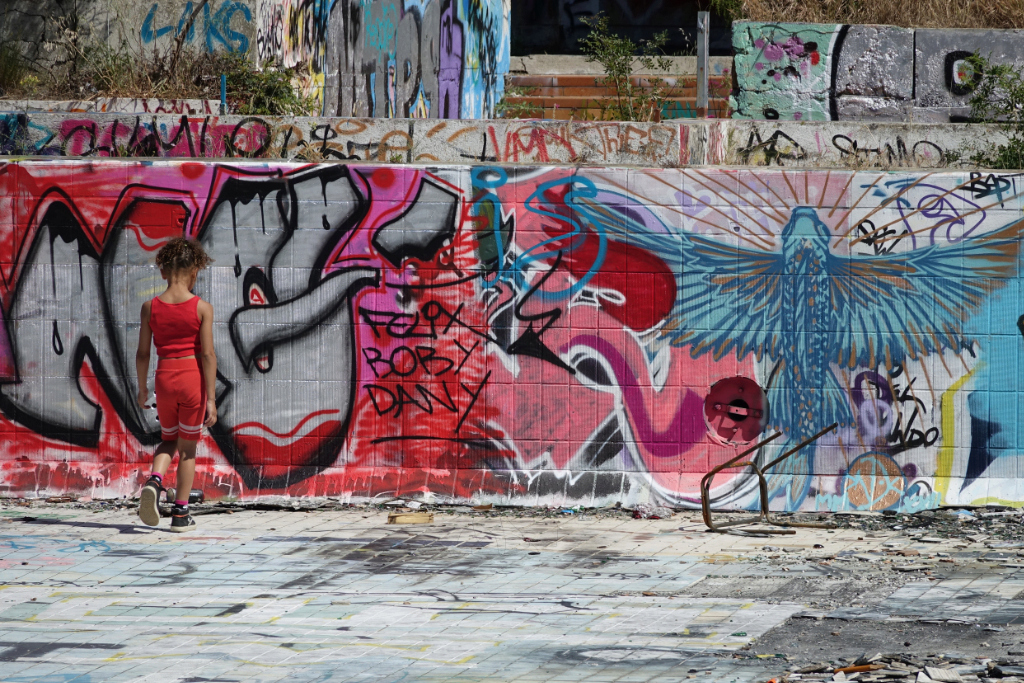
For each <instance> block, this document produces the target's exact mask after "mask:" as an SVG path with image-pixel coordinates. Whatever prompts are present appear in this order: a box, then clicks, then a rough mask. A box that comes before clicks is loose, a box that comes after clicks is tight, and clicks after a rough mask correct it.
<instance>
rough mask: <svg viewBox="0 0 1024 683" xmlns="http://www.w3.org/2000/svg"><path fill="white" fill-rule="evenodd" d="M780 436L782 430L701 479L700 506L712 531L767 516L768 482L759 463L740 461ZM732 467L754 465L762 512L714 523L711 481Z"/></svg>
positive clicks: (751, 521) (751, 522) (752, 521)
mask: <svg viewBox="0 0 1024 683" xmlns="http://www.w3.org/2000/svg"><path fill="white" fill-rule="evenodd" d="M780 436H782V432H776V433H775V434H773V435H771V436H769V437H768V438H767V439H765V440H763V441H761V442H759V443H757V444H755V445H753V446H751V447H750V448H748V449H747V450H745V451H743V452H742V453H740V454H738V455H737V456H736V457H734V458H730V459H729V460H727V461H726V462H724V463H722V464H721V465H719V466H718V467H715V468H714V469H712V470H711V471H710V472H708V473H707V474H705V475H704V476H703V477H702V478H701V480H700V507H701V513H702V516H703V517H704V524H706V525H707V527H708V528H709V529H711V530H712V531H719V530H721V529H724V528H725V527H729V526H738V525H740V524H753V523H755V522H759V521H761V520H763V519H764V518H765V514H766V512H767V509H766V508H765V502H766V501H767V495H766V493H767V485H766V483H765V481H764V476H762V475H761V472H760V470H758V468H757V465H755V464H754V463H753V462H752V461H746V462H740V461H741V460H743V458H745V457H747V456H748V455H750V454H751V453H753V452H754V451H756V450H757V449H759V448H761V447H762V446H764V445H766V444H769V443H771V442H772V441H774V440H775V439H777V438H779V437H780ZM731 467H753V468H754V471H755V472H757V476H758V479H759V482H758V483H759V485H760V488H761V512H760V514H759V515H758V516H757V517H750V518H744V519H741V520H733V521H731V522H723V523H722V524H717V525H716V524H715V523H714V521H713V520H712V519H711V481H712V480H713V479H714V478H715V475H716V474H718V473H719V472H721V471H722V470H724V469H728V468H731Z"/></svg>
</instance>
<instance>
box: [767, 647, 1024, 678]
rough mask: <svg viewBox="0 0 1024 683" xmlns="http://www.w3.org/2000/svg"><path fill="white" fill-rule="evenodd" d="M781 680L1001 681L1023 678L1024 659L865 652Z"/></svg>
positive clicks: (791, 673)
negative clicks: (854, 657) (857, 656)
mask: <svg viewBox="0 0 1024 683" xmlns="http://www.w3.org/2000/svg"><path fill="white" fill-rule="evenodd" d="M775 680H776V681H777V682H778V683H787V682H788V681H891V682H893V683H899V682H900V681H916V683H929V682H930V681H939V682H942V683H962V682H967V681H998V682H999V683H1014V682H1016V681H1021V680H1024V660H1013V661H1011V660H1006V659H990V658H987V657H980V658H977V659H965V658H958V657H946V656H943V655H927V656H921V655H911V654H902V653H899V654H882V653H878V654H876V655H874V656H872V657H867V656H866V655H862V656H861V657H859V658H857V659H855V660H853V661H849V660H848V659H842V658H840V659H839V660H838V661H836V662H817V663H814V664H809V665H805V666H794V667H792V668H791V669H790V671H789V672H788V673H786V674H784V675H783V676H781V677H779V678H776V679H775Z"/></svg>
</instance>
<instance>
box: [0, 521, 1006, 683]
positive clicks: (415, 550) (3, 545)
mask: <svg viewBox="0 0 1024 683" xmlns="http://www.w3.org/2000/svg"><path fill="white" fill-rule="evenodd" d="M4 514H5V516H4V517H3V518H2V520H3V521H0V583H2V585H3V588H2V590H0V648H5V649H2V650H0V662H2V664H0V672H2V676H0V677H2V680H4V681H19V682H21V681H25V682H28V681H32V682H38V683H44V682H47V683H49V682H53V683H56V682H58V681H59V682H60V683H69V682H70V681H75V682H76V683H86V682H92V683H101V682H102V683H108V682H110V683H114V682H120V681H150V680H152V681H160V682H161V683H173V682H174V681H181V682H185V681H193V682H199V681H224V682H227V681H285V680H287V681H300V682H301V681H331V680H333V681H658V680H665V681H668V680H680V679H685V678H687V677H688V676H689V677H692V678H699V679H700V680H715V681H763V680H767V679H768V678H770V677H771V675H772V673H773V672H775V671H781V670H783V668H784V666H783V662H782V661H781V660H779V661H778V662H773V661H772V659H771V658H768V659H765V658H761V659H756V658H752V657H751V656H749V655H748V654H747V653H746V652H745V651H744V650H742V649H741V648H743V646H745V645H747V644H748V643H750V642H751V641H752V640H753V639H755V638H757V637H758V636H760V635H762V634H764V633H765V632H767V631H768V630H769V629H771V628H773V627H775V626H777V625H779V624H781V623H783V622H784V621H785V620H786V619H788V618H789V617H790V616H791V615H793V614H794V613H797V612H802V611H804V610H806V609H808V606H807V605H804V604H801V602H802V600H801V598H800V596H797V597H796V599H789V600H781V601H780V600H774V599H773V600H764V599H751V598H749V597H745V591H749V590H754V591H755V593H756V591H757V590H759V589H758V588H757V586H762V585H775V584H779V582H783V583H784V582H785V581H789V580H791V579H793V578H794V577H806V578H809V579H813V580H815V581H817V582H818V584H820V585H830V584H829V582H835V585H836V586H838V584H839V583H841V582H843V581H846V580H851V577H856V576H857V575H859V574H860V573H863V572H865V571H871V572H875V573H876V574H878V575H879V576H881V575H882V572H884V571H890V570H889V569H888V568H887V567H886V568H883V567H882V566H881V565H880V564H875V563H873V562H859V561H857V560H856V559H853V560H849V561H844V558H850V557H852V556H853V555H854V554H864V553H869V552H871V551H874V552H876V553H877V552H880V551H881V550H883V549H884V544H885V543H887V542H889V543H891V542H892V540H893V537H894V534H874V535H873V536H874V537H871V538H867V537H865V535H864V534H863V532H857V531H855V530H840V531H835V532H825V531H820V530H799V531H798V532H797V534H796V535H795V536H789V537H783V539H778V538H771V539H765V538H752V537H737V536H722V535H717V534H710V533H704V532H703V527H702V525H700V524H698V523H696V521H695V520H694V519H692V518H691V517H690V516H689V515H683V516H679V515H677V516H676V518H674V519H672V520H662V521H654V520H632V519H626V518H624V517H613V518H612V517H603V518H597V517H593V516H587V515H583V516H580V515H573V516H566V517H565V518H559V519H541V518H517V517H503V516H490V517H485V516H481V515H475V516H474V515H472V514H469V513H463V514H438V515H437V518H436V521H435V523H434V524H431V525H417V526H393V525H391V526H389V525H386V524H385V520H386V513H385V512H382V511H378V510H376V509H372V508H370V509H367V508H353V509H351V510H345V511H332V512H312V513H300V512H255V511H246V512H239V513H236V514H218V515H205V516H203V517H200V518H199V519H198V521H199V523H200V525H201V526H200V529H199V530H198V531H197V532H195V533H192V534H185V535H177V534H171V533H169V532H167V531H166V526H165V527H164V528H159V529H156V530H153V529H149V528H147V527H142V526H140V525H137V524H136V523H135V518H134V516H133V514H132V513H131V511H129V510H118V511H104V512H93V511H90V510H75V509H68V508H63V509H61V508H49V509H44V510H42V511H38V510H32V511H30V512H26V511H23V510H21V511H19V510H7V511H5V512H4ZM26 514H29V515H32V517H30V518H26V517H25V515H26ZM164 525H166V521H165V522H164ZM858 538H862V539H863V540H857V539H858ZM902 540H903V541H905V542H907V543H910V544H911V545H912V544H913V543H912V542H911V541H907V539H905V538H903V539H902ZM766 544H771V546H772V548H771V549H770V550H764V549H763V548H764V546H765V545H766ZM815 544H818V545H821V546H822V547H821V548H815V547H814V546H815ZM915 547H916V546H915ZM930 549H931V550H934V549H935V548H934V547H930ZM962 552H970V549H962ZM773 555H774V556H775V557H774V559H771V556H773ZM832 556H838V558H839V559H836V560H834V561H831V563H830V564H820V562H822V561H825V562H829V561H828V560H824V559H823V558H826V557H832ZM974 565H978V563H976V562H973V560H970V559H969V558H967V559H965V560H964V561H963V562H961V563H960V565H957V566H953V569H954V570H955V571H954V573H953V574H951V576H950V578H949V579H946V580H938V581H929V580H924V579H923V577H918V578H917V579H915V580H913V581H912V582H911V583H909V584H907V585H905V586H903V587H902V588H900V589H899V591H897V592H896V594H895V595H894V596H893V600H892V601H890V602H888V603H886V604H885V606H884V610H887V612H886V613H887V614H897V613H898V614H910V613H912V612H913V611H914V609H915V607H914V606H915V605H916V606H918V608H920V606H921V605H932V606H933V607H932V608H929V609H932V610H933V611H934V612H936V613H938V612H942V614H946V612H948V613H949V614H953V613H954V612H955V613H956V614H958V615H961V616H963V615H964V614H967V613H970V616H973V617H977V618H984V617H991V616H992V615H993V614H995V613H1010V612H1012V611H1013V609H1012V608H1013V603H1014V601H1013V600H1012V598H1013V597H1015V596H1016V594H1017V592H1019V591H1020V590H1021V589H1022V588H1024V579H1020V580H1018V579H1015V578H1014V577H1013V574H1014V573H1015V572H1016V569H1014V568H1003V569H999V570H997V569H992V568H991V567H990V566H989V565H984V567H985V572H984V574H985V575H984V576H981V575H979V573H978V572H979V570H978V569H977V568H975V566H974ZM951 566H952V565H951ZM978 566H979V567H980V566H981V565H978ZM957 571H958V572H960V574H956V573H955V572H957ZM1000 571H1002V572H1006V574H999V573H998V572H1000ZM972 572H973V573H974V574H973V576H974V578H973V579H971V580H970V581H967V579H968V578H969V577H970V576H972ZM890 574H892V575H893V576H896V574H895V573H893V572H891V571H890ZM709 577H710V578H709ZM829 577H831V578H829ZM958 577H959V578H958ZM928 578H930V579H935V578H936V577H935V576H933V577H928ZM700 581H704V583H703V584H701V586H697V585H696V584H697V583H698V582H700ZM716 582H717V584H716ZM730 582H735V585H736V589H733V588H732V584H731V583H730ZM772 582H775V584H773V583H772ZM716 585H717V586H718V587H717V588H715V586H716ZM779 585H781V584H779ZM705 586H709V587H710V588H708V589H707V590H706V591H705V590H704V588H703V587H705ZM964 591H967V592H966V593H965V592H964ZM702 594H703V595H706V596H707V597H702ZM729 595H737V597H734V598H733V597H726V596H729ZM883 595H884V594H883ZM958 595H959V596H961V597H960V598H957V596H958ZM967 596H970V597H967ZM807 599H810V598H807ZM958 604H962V605H963V607H959V608H958V607H956V606H957V605H958ZM979 605H980V606H981V607H978V606H979ZM872 609H874V611H876V612H877V611H879V610H880V609H883V608H879V607H877V606H876V607H874V608H872ZM908 610H909V611H908ZM943 610H945V612H943ZM985 610H987V612H986V611H985ZM869 611H870V610H869ZM918 611H919V612H920V611H922V610H921V609H918ZM982 612H984V614H982ZM944 618H953V617H950V616H946V617H944ZM705 672H711V673H710V674H709V673H705Z"/></svg>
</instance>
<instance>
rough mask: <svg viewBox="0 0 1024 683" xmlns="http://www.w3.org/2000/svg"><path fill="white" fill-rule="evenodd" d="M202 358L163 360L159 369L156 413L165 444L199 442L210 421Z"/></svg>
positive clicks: (157, 373) (157, 370) (157, 369)
mask: <svg viewBox="0 0 1024 683" xmlns="http://www.w3.org/2000/svg"><path fill="white" fill-rule="evenodd" d="M200 363H201V361H200V360H199V359H198V358H161V359H160V361H159V362H158V363H157V366H156V414H157V418H158V419H159V420H160V437H161V438H162V439H163V440H164V441H174V440H175V439H178V438H182V439H187V440H189V441H198V440H199V435H200V434H201V433H202V431H203V421H204V420H205V419H206V382H204V381H203V368H202V365H200Z"/></svg>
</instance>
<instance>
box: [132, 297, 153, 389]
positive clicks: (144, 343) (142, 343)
mask: <svg viewBox="0 0 1024 683" xmlns="http://www.w3.org/2000/svg"><path fill="white" fill-rule="evenodd" d="M152 306H153V302H152V301H147V302H146V303H144V304H142V327H140V328H139V348H138V349H137V350H136V351H135V373H136V376H137V377H138V380H139V398H138V401H139V405H140V406H141V407H143V408H145V407H146V399H148V398H149V386H147V384H146V382H147V381H148V378H149V348H150V346H152V345H153V330H152V329H150V327H149V312H150V309H151V308H152Z"/></svg>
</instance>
